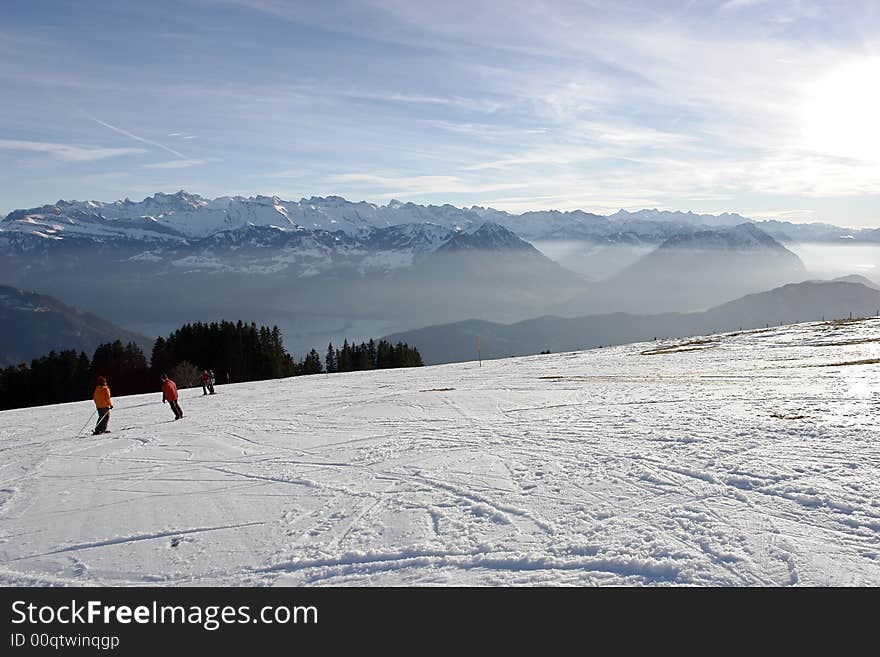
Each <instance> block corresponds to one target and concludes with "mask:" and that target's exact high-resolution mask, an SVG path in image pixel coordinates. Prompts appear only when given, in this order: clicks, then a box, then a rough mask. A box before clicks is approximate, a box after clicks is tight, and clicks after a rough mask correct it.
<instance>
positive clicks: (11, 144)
mask: <svg viewBox="0 0 880 657" xmlns="http://www.w3.org/2000/svg"><path fill="white" fill-rule="evenodd" d="M0 150H9V151H31V152H35V153H46V154H48V155H53V156H55V157H57V158H59V159H61V160H66V161H69V162H90V161H94V160H103V159H105V158H108V157H117V156H120V155H132V154H135V153H146V152H147V151H146V149H144V148H103V147H101V146H81V145H78V144H56V143H52V142H43V141H23V140H19V139H0Z"/></svg>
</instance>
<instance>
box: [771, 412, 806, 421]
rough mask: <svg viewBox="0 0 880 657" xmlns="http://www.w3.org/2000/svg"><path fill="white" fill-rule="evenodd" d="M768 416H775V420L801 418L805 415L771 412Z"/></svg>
mask: <svg viewBox="0 0 880 657" xmlns="http://www.w3.org/2000/svg"><path fill="white" fill-rule="evenodd" d="M770 417H775V418H776V419H777V420H803V419H804V418H805V417H807V416H806V415H793V414H788V415H786V414H783V413H771V414H770Z"/></svg>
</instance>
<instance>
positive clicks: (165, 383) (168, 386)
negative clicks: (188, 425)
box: [162, 374, 183, 420]
mask: <svg viewBox="0 0 880 657" xmlns="http://www.w3.org/2000/svg"><path fill="white" fill-rule="evenodd" d="M165 402H168V405H169V406H171V410H172V411H174V419H175V420H179V419H180V418H182V417H183V411H182V410H180V404H178V403H177V384H176V383H174V381H172V380H171V379H169V378H168V375H167V374H163V375H162V403H163V404H164V403H165Z"/></svg>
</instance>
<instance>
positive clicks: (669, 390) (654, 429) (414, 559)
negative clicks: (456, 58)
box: [0, 320, 880, 586]
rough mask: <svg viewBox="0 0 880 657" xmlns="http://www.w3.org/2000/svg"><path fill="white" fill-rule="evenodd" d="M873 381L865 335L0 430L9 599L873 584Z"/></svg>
mask: <svg viewBox="0 0 880 657" xmlns="http://www.w3.org/2000/svg"><path fill="white" fill-rule="evenodd" d="M875 359H880V320H865V321H857V322H852V323H837V324H824V323H823V324H809V325H807V324H804V325H795V326H791V327H781V328H780V327H777V328H771V329H769V330H765V331H751V332H745V333H741V334H726V335H716V336H707V337H705V338H695V339H691V340H687V339H685V340H676V341H671V340H670V341H664V340H658V341H656V342H650V343H643V344H635V345H627V346H622V347H614V348H606V349H597V350H592V351H585V352H577V353H565V354H551V355H543V356H532V357H525V358H511V359H507V360H497V361H487V362H483V364H482V367H480V366H479V364H478V363H477V362H469V363H457V364H452V365H442V366H436V367H425V368H419V369H412V370H396V371H395V370H384V371H377V372H367V373H351V374H334V375H330V376H326V375H319V376H311V377H298V378H292V379H286V380H278V381H270V382H261V383H248V384H239V385H236V384H232V385H224V386H218V388H217V390H218V394H217V395H215V396H207V397H203V396H201V390H200V389H198V390H185V391H183V393H182V397H181V405H182V407H183V410H184V412H185V413H186V416H185V418H184V419H183V420H180V421H178V422H175V421H172V420H171V418H172V413H171V411H170V410H169V409H168V407H167V406H163V405H162V403H161V402H160V401H159V400H160V394H159V393H158V392H157V393H156V394H155V395H148V396H140V397H128V398H117V399H115V409H114V411H113V416H112V419H111V421H110V429H111V430H112V432H113V433H111V434H109V435H104V436H100V437H94V436H91V435H90V434H88V435H83V436H82V437H76V436H75V434H76V431H77V429H78V428H79V427H80V426H82V424H83V422H84V421H85V418H86V416H87V415H88V413H89V412H90V411H91V410H92V406H91V403H90V402H82V403H76V404H67V405H59V406H51V407H42V408H37V409H30V410H17V411H9V412H4V413H0V449H2V463H0V481H2V483H0V488H2V491H0V503H2V508H0V583H3V584H6V585H34V584H35V585H58V584H62V585H63V584H77V585H80V584H86V585H88V584H95V585H98V584H101V585H142V584H149V585H156V584H160V585H246V586H249V585H281V586H283V585H358V586H361V585H594V584H606V585H607V584H612V585H712V586H718V585H723V586H727V585H749V586H768V585H772V586H785V585H832V586H847V585H870V586H877V585H880V440H878V428H880V426H878V425H880V420H878V417H880V413H878V410H880V409H878V403H880V363H878V362H870V361H873V360H875ZM864 361H869V362H864ZM111 387H112V382H111ZM91 426H92V425H90V426H89V428H91Z"/></svg>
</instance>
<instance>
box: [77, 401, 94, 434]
mask: <svg viewBox="0 0 880 657" xmlns="http://www.w3.org/2000/svg"><path fill="white" fill-rule="evenodd" d="M97 412H98V409H97V408H96V409H95V410H93V411H92V413H91V415H89V419H88V420H86V423H85V424H84V425H82V429H80V430H79V431H77V432H76V437H77V438H79V435H80V434H81V433H82V432H83V430H84V429H85V428H86V427H87V426H88V425H89V422H91V421H92V415H94V414H95V413H97Z"/></svg>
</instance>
